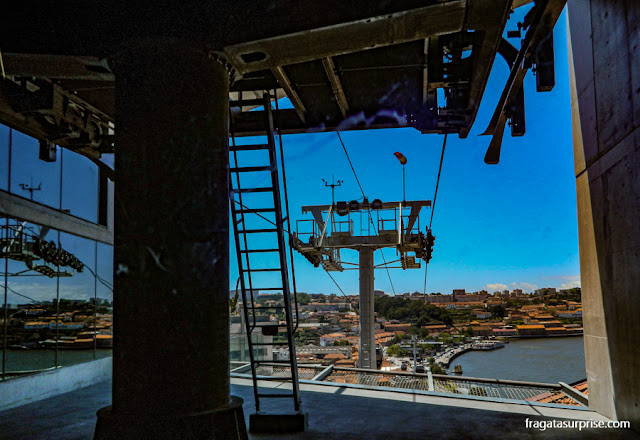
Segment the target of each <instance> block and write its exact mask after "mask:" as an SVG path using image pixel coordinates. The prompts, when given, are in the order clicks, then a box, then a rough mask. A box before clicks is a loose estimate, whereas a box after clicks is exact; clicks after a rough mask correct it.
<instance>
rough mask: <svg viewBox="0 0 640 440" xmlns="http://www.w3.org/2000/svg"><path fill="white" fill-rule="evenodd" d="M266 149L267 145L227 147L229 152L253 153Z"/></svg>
mask: <svg viewBox="0 0 640 440" xmlns="http://www.w3.org/2000/svg"><path fill="white" fill-rule="evenodd" d="M268 149H269V144H254V145H236V146H235V147H234V146H232V145H230V146H229V151H255V150H268Z"/></svg>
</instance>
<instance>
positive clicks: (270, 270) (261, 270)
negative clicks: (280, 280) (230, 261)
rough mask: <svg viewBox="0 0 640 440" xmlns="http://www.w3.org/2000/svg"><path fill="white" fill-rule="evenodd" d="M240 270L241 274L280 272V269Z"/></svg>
mask: <svg viewBox="0 0 640 440" xmlns="http://www.w3.org/2000/svg"><path fill="white" fill-rule="evenodd" d="M240 270H241V271H242V272H282V269H240ZM254 290H255V289H254Z"/></svg>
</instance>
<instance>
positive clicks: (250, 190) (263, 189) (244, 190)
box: [231, 186, 273, 194]
mask: <svg viewBox="0 0 640 440" xmlns="http://www.w3.org/2000/svg"><path fill="white" fill-rule="evenodd" d="M272 191H273V187H272V186H265V187H261V188H239V189H232V190H231V192H233V193H236V194H238V193H243V194H245V193H266V192H272Z"/></svg>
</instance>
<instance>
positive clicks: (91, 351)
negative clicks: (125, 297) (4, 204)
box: [0, 218, 113, 379]
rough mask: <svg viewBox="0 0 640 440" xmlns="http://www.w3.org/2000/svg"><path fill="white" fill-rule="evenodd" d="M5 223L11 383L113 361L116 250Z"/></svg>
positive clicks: (3, 266) (1, 243)
mask: <svg viewBox="0 0 640 440" xmlns="http://www.w3.org/2000/svg"><path fill="white" fill-rule="evenodd" d="M0 222H1V223H0V225H1V226H0V228H1V231H0V232H1V233H0V252H1V253H0V258H1V259H0V271H1V274H0V275H1V277H0V280H1V281H0V292H1V293H2V295H3V298H2V301H1V303H0V305H2V309H1V310H2V315H0V322H2V324H3V326H2V327H1V328H2V331H3V332H5V331H6V333H7V338H6V340H7V344H6V345H4V344H3V346H2V356H3V358H4V360H3V378H6V379H10V378H12V377H17V376H20V375H23V374H29V373H32V372H37V371H41V370H44V369H48V368H53V367H55V365H58V366H66V365H72V364H77V363H80V362H86V361H90V360H93V359H96V358H102V357H105V356H110V355H111V348H110V347H111V342H112V337H111V324H112V321H113V320H112V314H111V313H112V312H111V301H112V298H113V292H112V288H111V286H112V280H113V276H112V264H113V263H112V260H113V250H112V247H111V246H108V245H104V244H99V245H98V244H97V243H96V242H95V241H92V240H88V239H84V238H80V237H76V236H74V235H71V234H66V233H59V232H58V231H53V230H47V229H46V228H41V227H39V226H37V225H33V224H30V223H26V222H20V221H17V220H13V219H5V218H2V219H0ZM98 257H100V258H98ZM98 261H100V262H98ZM99 273H100V274H101V275H98V276H96V275H97V274H99ZM99 280H102V281H99ZM98 285H100V286H102V287H99V288H98ZM5 286H6V301H5V299H4V293H5ZM5 309H6V316H7V319H6V322H5V320H4V316H5ZM3 339H4V338H3Z"/></svg>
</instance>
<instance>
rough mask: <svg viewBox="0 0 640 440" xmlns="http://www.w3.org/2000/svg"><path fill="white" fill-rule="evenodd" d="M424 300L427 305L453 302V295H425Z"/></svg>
mask: <svg viewBox="0 0 640 440" xmlns="http://www.w3.org/2000/svg"><path fill="white" fill-rule="evenodd" d="M425 300H426V301H427V302H428V303H440V304H441V303H449V302H453V295H427V296H426V297H425Z"/></svg>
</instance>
